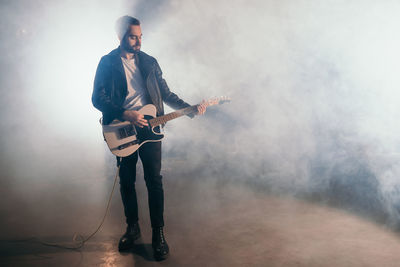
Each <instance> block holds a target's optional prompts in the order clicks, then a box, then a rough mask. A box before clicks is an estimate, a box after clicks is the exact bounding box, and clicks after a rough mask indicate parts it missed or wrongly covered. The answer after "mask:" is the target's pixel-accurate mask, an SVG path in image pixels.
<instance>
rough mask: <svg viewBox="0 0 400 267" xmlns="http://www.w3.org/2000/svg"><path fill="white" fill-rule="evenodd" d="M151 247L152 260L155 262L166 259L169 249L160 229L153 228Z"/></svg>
mask: <svg viewBox="0 0 400 267" xmlns="http://www.w3.org/2000/svg"><path fill="white" fill-rule="evenodd" d="M151 245H152V247H153V250H154V258H155V259H156V260H165V259H166V258H167V257H168V253H169V247H168V244H167V241H165V237H164V231H163V228H162V227H156V228H153V238H152V242H151Z"/></svg>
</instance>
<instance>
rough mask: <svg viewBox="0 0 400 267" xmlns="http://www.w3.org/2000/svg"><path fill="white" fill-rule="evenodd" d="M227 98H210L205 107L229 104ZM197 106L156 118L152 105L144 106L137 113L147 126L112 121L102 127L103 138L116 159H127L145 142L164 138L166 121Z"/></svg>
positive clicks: (192, 110) (185, 113)
mask: <svg viewBox="0 0 400 267" xmlns="http://www.w3.org/2000/svg"><path fill="white" fill-rule="evenodd" d="M229 101H230V99H229V98H227V97H219V98H211V99H209V100H207V101H205V104H206V107H208V106H213V105H218V104H223V103H225V102H229ZM197 106H198V105H194V106H190V107H187V108H183V109H179V110H177V111H174V112H171V113H168V114H166V115H163V116H160V117H156V112H157V110H156V107H155V106H154V105H152V104H149V105H145V106H144V107H142V108H141V109H139V110H138V112H139V113H140V114H142V115H144V118H145V119H146V120H147V122H148V124H149V126H146V127H143V128H140V127H137V126H135V125H133V124H132V123H131V122H129V121H120V120H117V119H115V120H113V121H112V122H111V123H110V124H107V125H103V124H102V120H100V123H101V124H102V127H103V136H104V140H105V141H106V143H107V145H108V148H109V149H110V151H111V153H113V154H114V155H116V156H118V157H127V156H129V155H131V154H133V153H134V152H135V151H136V150H138V149H139V147H140V146H141V145H143V144H144V143H147V142H159V141H161V140H162V139H163V138H164V134H163V133H162V131H161V127H160V125H162V124H165V123H166V122H167V121H170V120H173V119H176V118H179V117H181V116H184V115H188V114H193V113H197Z"/></svg>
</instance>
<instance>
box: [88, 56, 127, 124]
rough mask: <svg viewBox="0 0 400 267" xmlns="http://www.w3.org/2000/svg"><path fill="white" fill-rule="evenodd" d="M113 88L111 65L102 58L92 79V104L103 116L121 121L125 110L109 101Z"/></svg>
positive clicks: (105, 58)
mask: <svg viewBox="0 0 400 267" xmlns="http://www.w3.org/2000/svg"><path fill="white" fill-rule="evenodd" d="M113 87H114V82H113V77H112V68H111V63H110V61H109V60H108V59H107V57H102V58H101V60H100V63H99V65H98V66H97V70H96V76H95V78H94V86H93V94H92V103H93V106H94V107H95V108H97V109H98V110H100V111H101V112H103V115H104V114H107V115H108V116H110V117H112V118H119V119H121V117H122V113H123V112H124V111H125V110H124V109H123V108H122V107H121V106H118V105H116V104H115V103H113V102H112V101H111V94H112V92H113V91H114V88H113Z"/></svg>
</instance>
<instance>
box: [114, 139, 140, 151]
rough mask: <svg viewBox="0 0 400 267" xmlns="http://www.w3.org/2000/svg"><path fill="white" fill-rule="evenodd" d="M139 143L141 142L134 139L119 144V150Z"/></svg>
mask: <svg viewBox="0 0 400 267" xmlns="http://www.w3.org/2000/svg"><path fill="white" fill-rule="evenodd" d="M137 144H139V142H138V140H134V141H132V142H129V143H126V144H123V145H120V146H118V150H122V149H125V148H127V147H130V146H134V145H137Z"/></svg>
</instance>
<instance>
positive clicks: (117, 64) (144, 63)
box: [109, 46, 155, 80]
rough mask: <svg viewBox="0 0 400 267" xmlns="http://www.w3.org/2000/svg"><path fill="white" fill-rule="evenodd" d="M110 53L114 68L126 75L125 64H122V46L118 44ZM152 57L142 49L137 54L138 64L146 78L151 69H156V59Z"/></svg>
mask: <svg viewBox="0 0 400 267" xmlns="http://www.w3.org/2000/svg"><path fill="white" fill-rule="evenodd" d="M109 55H110V56H111V64H112V65H113V68H115V69H116V70H118V71H119V72H121V73H122V74H124V75H125V70H124V66H123V65H122V60H121V48H120V47H119V46H118V48H116V49H114V50H113V51H111V52H110V54H109ZM151 59H152V57H150V56H149V55H147V54H146V53H144V52H142V51H139V53H137V54H135V61H136V64H137V65H138V66H139V69H140V71H141V72H142V76H143V79H144V80H146V79H147V76H149V74H150V73H151V71H152V70H153V69H154V66H155V65H154V60H151Z"/></svg>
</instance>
